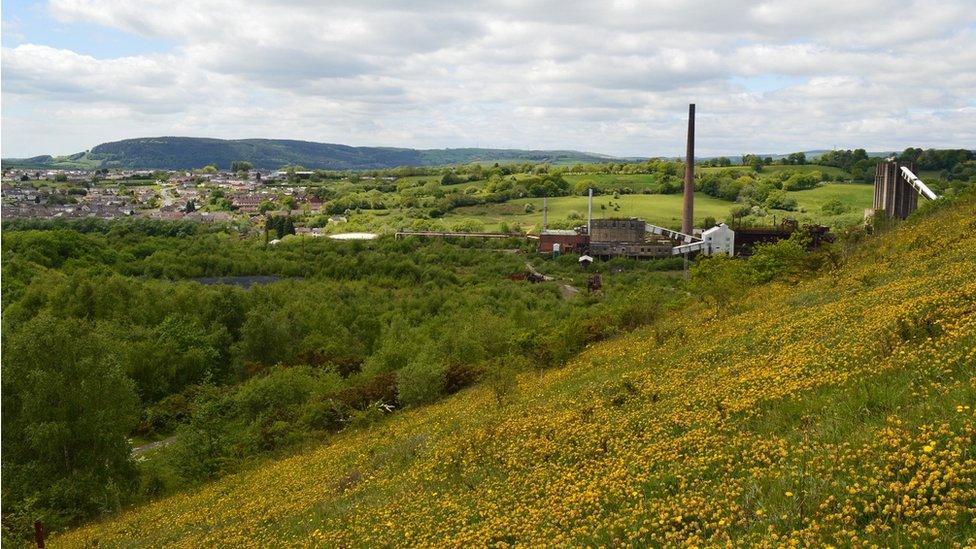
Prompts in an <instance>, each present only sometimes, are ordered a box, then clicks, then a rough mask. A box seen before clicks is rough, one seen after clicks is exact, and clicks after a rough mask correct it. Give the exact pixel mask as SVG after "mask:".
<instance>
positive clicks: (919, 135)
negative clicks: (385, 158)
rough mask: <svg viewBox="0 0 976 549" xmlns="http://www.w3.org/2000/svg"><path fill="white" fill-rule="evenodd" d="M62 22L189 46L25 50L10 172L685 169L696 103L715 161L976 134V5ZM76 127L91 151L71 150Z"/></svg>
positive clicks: (376, 5) (394, 9) (201, 5)
mask: <svg viewBox="0 0 976 549" xmlns="http://www.w3.org/2000/svg"><path fill="white" fill-rule="evenodd" d="M47 12H48V13H49V14H50V17H52V18H53V20H54V21H56V22H58V23H60V24H71V25H74V26H77V25H82V26H85V25H87V26H89V27H91V29H92V30H93V31H94V30H97V29H109V32H117V33H128V34H129V35H131V36H133V39H135V40H139V39H140V37H142V38H144V39H145V40H157V41H158V40H160V39H162V42H161V43H165V44H172V45H173V46H172V47H171V48H168V49H167V51H162V52H158V53H155V54H145V55H136V56H125V57H118V58H110V57H101V58H96V57H92V56H87V55H82V54H80V53H77V52H75V51H72V49H71V48H68V47H53V46H51V45H46V44H45V41H44V37H43V36H31V35H30V34H29V33H28V34H25V35H24V37H23V40H20V39H18V42H19V43H20V45H18V46H16V47H7V48H4V49H3V53H2V65H3V67H2V68H3V96H4V107H3V110H4V113H3V118H4V130H5V131H4V132H3V147H4V155H5V156H11V155H14V154H17V155H27V154H36V153H47V152H60V153H65V152H74V151H75V150H82V149H85V148H88V147H90V146H92V145H94V144H96V143H98V142H100V141H104V140H110V139H120V138H125V137H135V136H144V135H152V134H160V133H166V134H183V135H210V136H216V137H227V138H234V137H257V136H268V137H288V138H298V139H311V140H317V141H331V142H340V143H349V144H362V145H393V146H415V147H441V146H473V145H481V146H505V147H526V148H541V147H558V148H576V149H583V150H592V151H597V152H604V153H610V154H619V155H673V154H679V153H680V151H681V148H682V143H683V133H684V120H683V117H684V114H685V112H686V110H685V109H686V105H687V103H689V102H692V101H694V102H696V103H697V104H698V106H699V117H700V118H699V119H700V122H699V128H700V129H699V132H698V133H699V150H700V151H701V152H702V153H703V154H735V153H740V152H746V151H761V152H788V151H791V150H800V149H805V148H822V147H830V146H834V145H836V146H866V147H868V148H901V147H904V146H908V145H922V146H972V143H973V141H972V138H973V135H974V134H976V117H974V116H973V108H974V103H973V97H976V14H974V11H973V10H971V8H970V6H969V2H968V1H967V0H940V1H938V2H935V1H929V0H864V1H859V2H835V1H830V2H826V1H811V0H769V1H764V2H745V1H738V0H736V1H728V2H721V3H716V2H710V1H705V0H689V1H685V2H675V1H673V0H667V1H665V0H650V1H636V0H614V1H610V2H565V1H562V0H544V1H539V2H533V3H530V4H526V3H524V2H521V1H516V0H494V1H487V2H474V1H466V0H459V1H454V2H450V1H441V0H421V1H418V2H410V3H402V2H390V1H381V0H359V1H352V0H348V1H345V0H340V1H336V2H329V3H328V4H327V5H324V4H322V3H320V2H312V1H307V2H305V1H300V0H287V1H284V2H270V1H266V2H239V1H235V0H201V1H199V2H192V3H191V2H171V1H167V2H161V1H154V0H140V1H115V2H111V1H98V0H52V1H51V2H49V4H48V7H47ZM8 23H9V21H5V22H4V24H5V26H6V25H7V24H8ZM751 84H753V85H751ZM65 115H67V118H69V119H67V120H66V116H65ZM55 116H58V117H60V120H56V119H54V117H55ZM46 117H47V118H46ZM59 124H61V125H63V126H65V127H70V130H65V131H63V132H61V135H59V136H58V139H57V140H54V141H52V139H51V138H50V135H49V133H48V132H49V131H50V130H51V129H52V128H57V127H58V125H59ZM55 141H56V143H55ZM58 147H60V148H58Z"/></svg>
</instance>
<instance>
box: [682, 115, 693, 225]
mask: <svg viewBox="0 0 976 549" xmlns="http://www.w3.org/2000/svg"><path fill="white" fill-rule="evenodd" d="M694 217H695V104H694V103H692V104H690V105H688V151H687V154H686V155H685V204H684V210H683V212H682V216H681V232H683V233H685V234H691V233H692V231H693V230H694Z"/></svg>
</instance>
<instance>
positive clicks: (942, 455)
mask: <svg viewBox="0 0 976 549" xmlns="http://www.w3.org/2000/svg"><path fill="white" fill-rule="evenodd" d="M973 219H976V200H973V199H969V200H967V201H964V202H962V203H960V204H958V205H956V206H954V207H949V208H942V209H939V210H936V211H933V212H932V213H931V214H930V215H929V216H928V217H925V218H920V219H915V220H910V221H909V222H906V223H904V224H901V225H900V226H899V227H898V228H896V229H895V230H893V231H891V232H888V233H885V234H883V235H881V236H880V237H875V238H871V239H868V240H867V241H865V242H864V243H863V244H862V245H861V246H859V247H857V248H854V249H853V251H851V252H850V253H849V255H847V256H845V258H844V265H843V266H841V267H839V268H837V269H836V270H832V271H827V272H824V273H822V274H820V275H819V276H817V277H815V278H813V279H811V280H808V281H805V282H801V283H799V284H797V285H785V284H769V285H764V286H760V287H757V288H753V289H751V290H748V291H744V293H743V294H742V295H741V296H740V297H739V298H738V299H736V300H735V301H733V302H732V303H730V304H729V305H728V306H725V307H723V308H722V309H721V310H719V309H717V308H714V307H712V306H711V305H709V304H707V303H704V302H693V301H688V300H681V301H680V303H681V304H682V306H681V308H677V309H672V311H671V313H670V315H669V316H667V317H666V318H664V319H662V322H661V324H660V325H655V326H651V327H649V328H647V329H642V330H640V331H638V332H635V333H633V334H631V335H626V336H623V337H620V338H618V339H615V340H611V341H607V342H604V343H601V344H597V345H594V346H593V347H591V348H590V349H588V350H587V351H585V352H584V353H583V354H582V355H580V356H579V357H578V358H577V359H576V360H574V361H573V362H572V363H571V364H569V365H567V366H566V367H564V368H561V369H557V370H550V371H545V372H542V373H538V374H526V375H523V376H521V377H520V378H519V380H518V387H517V389H515V391H514V392H513V393H512V394H510V395H508V398H507V399H506V400H505V401H504V402H501V401H500V400H499V399H497V398H496V396H495V395H494V394H493V393H492V391H491V390H490V389H489V388H486V387H475V388H472V389H469V390H466V391H463V392H461V393H459V394H457V395H455V396H453V397H451V398H449V399H447V400H445V401H443V402H440V403H438V404H435V405H431V406H427V407H422V408H417V409H412V410H406V411H403V412H401V413H398V414H395V415H392V416H389V417H388V418H386V419H385V420H383V421H381V422H380V423H379V424H376V425H373V426H372V427H369V428H366V429H358V430H357V429H350V430H347V431H346V432H344V433H342V434H340V435H338V436H337V437H335V438H333V439H331V440H329V441H328V442H326V443H324V444H322V445H320V446H317V447H312V448H309V449H307V450H306V451H304V452H301V453H298V454H296V455H294V456H292V457H288V458H285V459H281V460H278V461H274V462H269V463H266V464H263V465H258V466H255V467H254V468H253V469H250V470H247V471H244V472H242V473H240V474H236V475H233V476H230V477H227V478H224V479H222V480H219V481H217V482H214V483H212V484H210V485H207V486H205V487H203V488H201V489H199V490H195V491H191V492H187V493H184V494H178V495H175V496H172V497H169V498H166V499H164V500H161V501H159V502H156V503H153V504H150V505H147V506H144V507H140V508H137V509H133V510H130V511H128V512H125V513H122V514H121V515H119V516H116V517H114V518H110V519H108V520H106V521H104V522H100V523H95V524H92V525H89V526H86V527H83V528H80V529H77V530H75V531H73V532H69V533H67V534H66V535H61V536H56V537H54V538H52V540H51V541H52V545H56V546H59V547H62V546H63V547H81V546H90V545H92V544H95V543H97V544H99V546H105V547H116V546H132V545H145V546H165V545H174V546H184V547H194V546H208V545H224V546H237V545H249V546H252V545H257V546H260V545H264V546H268V545H275V546H281V545H321V546H429V545H449V546H472V545H474V546H486V545H498V546H507V545H513V544H520V545H526V546H537V545H570V546H584V545H589V546H601V545H602V546H633V545H637V546H670V545H699V546H702V545H704V546H714V545H764V546H826V545H835V546H870V545H872V544H877V545H880V546H898V545H918V546H963V545H973V544H974V543H976V521H974V512H973V509H976V371H974V370H973V365H974V364H976V281H974V279H973V277H972V273H973V272H976V223H974V222H973ZM945 227H956V229H957V230H955V231H952V232H950V233H948V234H947V233H945V231H944V228H945ZM934 233H939V234H943V235H944V238H942V239H939V240H933V239H931V238H929V235H931V234H934ZM608 291H609V290H608Z"/></svg>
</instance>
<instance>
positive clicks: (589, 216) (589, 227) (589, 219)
mask: <svg viewBox="0 0 976 549" xmlns="http://www.w3.org/2000/svg"><path fill="white" fill-rule="evenodd" d="M586 234H587V235H591V234H593V188H592V187H590V204H589V207H588V208H587V210H586Z"/></svg>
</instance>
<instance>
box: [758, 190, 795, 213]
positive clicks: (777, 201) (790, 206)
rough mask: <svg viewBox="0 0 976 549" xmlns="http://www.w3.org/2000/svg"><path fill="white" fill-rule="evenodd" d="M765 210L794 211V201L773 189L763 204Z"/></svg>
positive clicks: (784, 192)
mask: <svg viewBox="0 0 976 549" xmlns="http://www.w3.org/2000/svg"><path fill="white" fill-rule="evenodd" d="M763 204H764V205H765V206H766V207H767V208H770V209H773V210H786V211H789V212H791V211H793V210H795V209H796V199H795V198H793V197H791V196H789V195H788V194H786V191H783V190H780V189H774V190H772V191H770V192H769V196H767V197H766V201H765V202H764V203H763Z"/></svg>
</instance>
